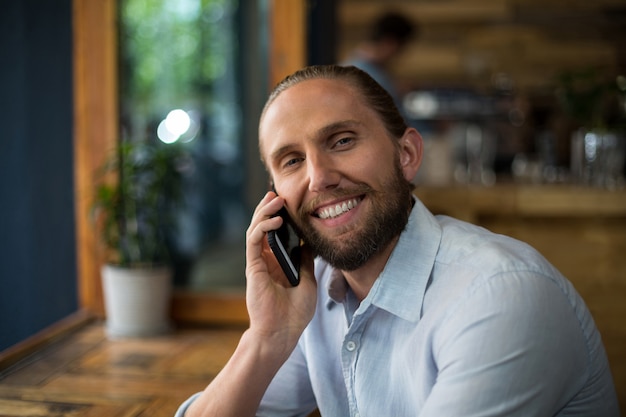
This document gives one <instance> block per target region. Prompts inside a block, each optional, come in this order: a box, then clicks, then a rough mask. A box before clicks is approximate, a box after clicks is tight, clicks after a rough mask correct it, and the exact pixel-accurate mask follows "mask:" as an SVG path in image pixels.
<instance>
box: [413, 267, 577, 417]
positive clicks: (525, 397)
mask: <svg viewBox="0 0 626 417" xmlns="http://www.w3.org/2000/svg"><path fill="white" fill-rule="evenodd" d="M434 345H435V346H434V352H435V354H436V362H437V368H438V375H437V382H436V383H435V385H434V387H433V388H432V391H431V393H430V395H429V397H428V399H427V401H426V403H425V405H424V408H423V409H422V414H420V416H422V417H426V416H429V417H430V416H442V415H445V416H477V415H481V416H542V415H543V416H547V415H555V414H556V413H558V410H560V409H561V408H562V407H563V406H564V405H565V404H566V403H567V401H569V399H571V398H572V397H573V396H574V395H575V394H576V393H577V392H578V391H579V390H580V389H581V387H582V386H583V384H584V380H585V378H587V375H588V368H587V366H588V365H587V361H588V352H587V350H586V341H585V338H584V335H583V332H582V330H581V327H580V322H579V320H578V318H577V317H576V314H575V311H574V308H573V306H572V305H571V304H570V301H569V300H568V297H567V296H566V294H564V293H563V290H562V289H561V288H559V287H558V286H557V285H556V284H555V283H554V282H552V281H551V280H550V279H548V278H546V277H542V276H539V275H536V274H533V273H522V274H514V273H512V274H508V275H502V276H495V277H492V278H491V279H489V280H487V281H485V282H484V283H483V284H481V285H480V287H477V288H475V289H474V291H472V292H471V294H469V295H468V297H466V298H465V299H464V300H463V301H462V302H460V303H459V304H457V306H456V309H455V311H453V312H452V314H450V315H449V316H448V319H447V321H446V323H445V324H444V325H443V326H442V327H441V328H440V329H439V330H438V333H437V336H436V337H435V339H434Z"/></svg>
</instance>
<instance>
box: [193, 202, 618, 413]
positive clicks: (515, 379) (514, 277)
mask: <svg viewBox="0 0 626 417" xmlns="http://www.w3.org/2000/svg"><path fill="white" fill-rule="evenodd" d="M315 268H316V271H315V273H316V277H317V279H318V283H319V288H320V289H321V290H320V291H319V297H318V305H317V311H316V314H315V316H314V318H313V320H312V321H311V323H310V324H309V326H308V327H307V328H306V330H305V331H304V333H303V334H302V337H301V339H300V341H299V343H298V345H297V347H296V349H295V350H294V352H293V353H292V355H291V357H290V358H289V360H288V361H287V362H286V363H285V364H284V366H283V367H282V368H281V370H280V371H279V373H278V375H277V376H276V377H275V378H274V380H273V382H272V384H271V385H270V387H269V389H268V390H267V392H266V394H265V397H264V399H263V402H262V405H261V407H260V409H259V411H258V415H259V416H271V417H277V416H306V415H307V414H308V413H310V412H311V411H312V410H313V409H315V407H318V408H319V410H320V412H321V414H322V416H324V417H347V416H353V417H356V416H361V417H365V416H372V417H381V416H385V417H386V416H388V417H403V416H412V417H415V416H420V417H454V416H463V417H472V416H509V417H510V416H524V417H527V416H569V415H576V416H589V417H598V416H604V417H612V416H619V410H618V405H617V397H616V393H615V389H614V386H613V381H612V377H611V373H610V370H609V366H608V361H607V358H606V354H605V351H604V348H603V346H602V341H601V339H600V334H599V333H598V331H597V329H596V327H595V325H594V322H593V319H592V317H591V314H590V313H589V311H588V310H587V308H586V306H585V304H584V302H583V300H582V299H581V298H580V296H579V295H578V294H577V293H576V291H575V290H574V288H573V286H572V285H571V284H570V283H569V282H568V281H567V280H566V279H565V278H564V277H563V276H562V275H561V274H560V273H559V272H558V271H557V270H556V269H555V268H554V267H552V266H551V265H550V264H549V263H548V262H547V261H546V260H545V259H544V258H543V257H541V256H540V255H539V254H538V253H537V252H536V251H535V250H533V249H532V248H531V247H529V246H528V245H526V244H524V243H521V242H519V241H516V240H514V239H511V238H508V237H505V236H501V235H496V234H493V233H490V232H488V231H487V230H485V229H482V228H479V227H477V226H474V225H471V224H468V223H464V222H461V221H458V220H455V219H452V218H450V217H445V216H437V217H435V216H433V215H432V214H430V213H429V212H428V210H427V209H426V208H425V207H424V206H423V205H422V204H421V203H420V202H419V201H416V203H415V207H414V209H413V211H412V213H411V216H410V219H409V223H408V226H407V228H406V230H405V231H404V232H403V233H402V235H401V237H400V240H399V242H398V244H397V246H396V247H395V249H394V251H393V253H392V255H391V257H390V259H389V261H388V263H387V265H386V267H385V269H384V270H383V272H382V273H381V275H380V276H379V278H378V279H377V281H376V283H375V284H374V286H373V288H372V290H371V291H370V293H369V295H368V296H367V297H366V299H365V300H363V301H362V302H361V303H360V304H359V303H358V302H357V300H356V299H355V297H354V295H353V294H352V292H351V291H350V290H349V288H348V287H347V285H346V282H345V280H344V278H343V276H342V275H341V273H340V272H339V271H335V270H333V268H331V267H330V266H328V265H327V264H326V263H325V262H323V261H321V260H317V261H316V266H315ZM183 407H184V406H183ZM181 408H182V407H181ZM181 411H182V410H181Z"/></svg>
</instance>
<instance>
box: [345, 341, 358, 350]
mask: <svg viewBox="0 0 626 417" xmlns="http://www.w3.org/2000/svg"><path fill="white" fill-rule="evenodd" d="M346 349H347V350H348V352H352V351H354V349H356V343H354V342H353V341H352V340H350V341H349V342H348V343H346Z"/></svg>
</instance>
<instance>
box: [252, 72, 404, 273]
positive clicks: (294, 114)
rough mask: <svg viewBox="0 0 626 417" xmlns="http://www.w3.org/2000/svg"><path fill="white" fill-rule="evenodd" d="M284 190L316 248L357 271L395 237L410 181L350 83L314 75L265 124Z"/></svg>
mask: <svg viewBox="0 0 626 417" xmlns="http://www.w3.org/2000/svg"><path fill="white" fill-rule="evenodd" d="M259 137H260V149H261V153H262V156H263V158H264V160H265V162H266V164H267V167H268V170H269V171H270V174H271V176H272V179H273V181H274V186H275V188H276V191H277V193H278V194H279V195H280V196H282V197H283V198H284V199H285V200H286V206H287V210H288V211H289V213H290V215H291V217H292V218H293V221H294V223H295V224H296V226H297V227H298V228H299V229H300V231H301V232H302V237H303V238H304V240H305V241H306V242H307V243H308V244H309V245H310V246H311V248H312V249H313V251H314V253H316V254H317V255H319V256H321V257H322V258H324V259H325V260H326V261H328V262H329V263H330V264H331V265H333V266H335V267H336V268H339V269H342V270H355V269H358V268H359V267H361V266H363V264H364V263H365V262H366V261H367V260H368V259H370V258H371V257H372V256H373V255H375V254H377V253H378V252H379V251H381V250H383V249H385V248H387V247H388V246H389V245H390V244H391V243H393V242H394V241H395V239H396V238H397V236H398V235H399V234H400V232H401V231H402V230H403V229H404V227H405V225H406V222H407V218H408V213H409V211H410V207H411V199H410V193H411V186H410V183H409V181H408V180H409V179H410V178H412V176H410V177H409V178H407V176H409V175H412V174H414V172H413V173H412V174H411V173H408V172H404V171H403V169H402V168H401V164H400V157H401V155H400V153H401V152H402V150H401V148H400V147H399V146H395V145H394V141H398V139H396V138H391V137H390V136H389V134H388V132H387V130H386V129H385V128H384V125H383V123H382V121H381V120H380V117H379V116H378V114H377V113H375V112H374V111H373V110H371V109H370V108H369V107H367V106H366V105H365V103H364V102H363V100H362V98H361V96H360V95H359V94H358V92H357V91H356V90H354V89H353V88H352V87H350V86H349V85H347V84H345V83H343V82H341V81H337V80H321V79H318V80H309V81H304V82H301V83H300V84H297V85H295V86H293V87H291V88H289V89H288V90H286V91H284V92H283V93H281V94H280V95H279V96H278V97H277V98H276V99H275V101H274V102H273V103H272V104H271V105H270V106H269V107H268V109H267V110H266V112H265V114H264V115H263V118H262V120H261V125H260V129H259Z"/></svg>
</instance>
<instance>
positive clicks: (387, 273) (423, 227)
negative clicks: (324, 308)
mask: <svg viewBox="0 0 626 417" xmlns="http://www.w3.org/2000/svg"><path fill="white" fill-rule="evenodd" d="M414 199H415V205H414V206H413V210H412V211H411V215H410V216H409V221H408V223H407V227H406V228H405V230H404V231H403V232H402V234H401V235H400V239H399V240H398V243H397V244H396V247H395V248H394V249H393V252H392V253H391V256H390V257H389V260H388V261H387V264H386V265H385V268H384V269H383V271H382V272H381V274H380V275H379V276H378V278H377V279H376V282H375V283H374V286H373V287H372V289H371V291H370V293H369V294H368V296H367V297H366V299H365V300H363V303H366V304H368V303H371V304H373V305H376V306H378V307H379V308H382V309H384V310H387V311H389V312H390V313H392V314H394V315H396V316H398V317H401V318H403V319H405V320H409V321H414V322H417V321H418V320H419V319H420V316H421V311H422V303H423V301H424V294H425V292H426V288H427V286H428V281H429V278H430V273H431V271H432V269H433V265H434V264H435V257H436V255H437V251H438V249H439V244H440V241H441V233H442V232H441V227H440V225H439V223H438V222H437V220H436V219H435V217H434V216H433V215H432V214H431V213H430V212H429V211H428V209H427V208H426V207H425V206H424V205H423V204H422V203H421V202H420V201H419V200H418V199H417V198H415V197H414ZM347 291H348V284H347V282H346V280H345V278H344V277H343V274H342V273H341V271H339V270H334V271H333V272H332V275H331V278H330V280H329V284H328V295H329V297H330V300H329V305H328V307H330V305H331V304H334V303H342V302H344V300H345V297H346V293H347ZM417 306H418V307H417Z"/></svg>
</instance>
